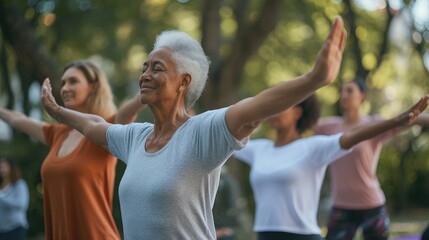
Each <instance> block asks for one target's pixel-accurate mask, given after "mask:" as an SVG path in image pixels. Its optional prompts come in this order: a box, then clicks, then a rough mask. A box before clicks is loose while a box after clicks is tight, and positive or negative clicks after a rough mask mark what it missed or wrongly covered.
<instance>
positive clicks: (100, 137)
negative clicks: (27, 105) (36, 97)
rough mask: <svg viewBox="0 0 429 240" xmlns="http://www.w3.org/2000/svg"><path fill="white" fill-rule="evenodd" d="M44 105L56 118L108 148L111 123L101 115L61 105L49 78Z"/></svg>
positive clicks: (43, 89)
mask: <svg viewBox="0 0 429 240" xmlns="http://www.w3.org/2000/svg"><path fill="white" fill-rule="evenodd" d="M42 105H43V107H44V108H45V110H46V112H47V113H48V114H49V115H50V116H51V117H53V118H54V119H55V120H57V121H58V122H61V123H64V124H67V125H69V126H70V127H71V128H74V129H76V130H77V131H79V132H80V133H82V134H83V135H84V136H85V137H86V138H88V139H89V140H91V141H93V142H95V143H97V144H99V145H101V146H102V147H104V148H106V149H107V139H106V132H107V128H109V126H110V125H111V124H110V123H108V122H106V121H105V120H104V119H103V118H102V117H100V116H97V115H94V114H87V113H81V112H78V111H74V110H70V109H67V108H64V107H61V106H59V105H58V104H57V103H56V102H55V99H54V96H53V95H52V87H51V83H50V81H49V79H48V78H47V79H45V81H44V82H43V85H42Z"/></svg>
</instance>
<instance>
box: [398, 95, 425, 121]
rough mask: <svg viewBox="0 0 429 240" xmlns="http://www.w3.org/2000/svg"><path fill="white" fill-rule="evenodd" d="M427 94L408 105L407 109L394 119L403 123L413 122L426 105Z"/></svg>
mask: <svg viewBox="0 0 429 240" xmlns="http://www.w3.org/2000/svg"><path fill="white" fill-rule="evenodd" d="M428 100H429V95H426V96H424V97H422V98H420V100H419V101H418V102H417V103H416V104H414V106H412V107H410V108H409V109H408V110H407V111H405V112H403V113H402V114H400V115H399V116H398V117H397V118H396V119H397V121H398V122H400V123H401V124H404V125H411V124H413V123H414V122H415V121H416V119H417V117H418V116H419V115H420V114H421V113H422V112H423V111H424V110H425V109H426V108H427V106H428Z"/></svg>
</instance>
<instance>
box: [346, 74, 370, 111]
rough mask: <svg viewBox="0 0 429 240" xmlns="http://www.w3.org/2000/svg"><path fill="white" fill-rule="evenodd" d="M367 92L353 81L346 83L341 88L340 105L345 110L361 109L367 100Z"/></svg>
mask: <svg viewBox="0 0 429 240" xmlns="http://www.w3.org/2000/svg"><path fill="white" fill-rule="evenodd" d="M365 97H366V94H365V93H363V92H361V91H360V90H359V87H358V85H357V84H356V83H355V82H353V81H350V82H346V83H344V85H343V87H342V88H341V96H340V105H341V108H342V109H343V110H353V109H359V107H360V105H361V104H362V102H363V101H364V100H365Z"/></svg>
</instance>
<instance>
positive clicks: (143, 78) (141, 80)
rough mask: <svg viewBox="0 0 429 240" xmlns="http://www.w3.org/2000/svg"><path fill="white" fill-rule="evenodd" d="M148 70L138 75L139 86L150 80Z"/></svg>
mask: <svg viewBox="0 0 429 240" xmlns="http://www.w3.org/2000/svg"><path fill="white" fill-rule="evenodd" d="M148 72H149V71H145V72H144V73H142V74H141V75H140V78H139V86H141V85H142V84H143V83H144V82H149V81H150V76H149V74H148Z"/></svg>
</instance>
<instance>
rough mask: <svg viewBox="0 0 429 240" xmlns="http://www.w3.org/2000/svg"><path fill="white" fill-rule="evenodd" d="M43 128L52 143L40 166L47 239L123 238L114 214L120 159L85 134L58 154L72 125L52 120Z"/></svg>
mask: <svg viewBox="0 0 429 240" xmlns="http://www.w3.org/2000/svg"><path fill="white" fill-rule="evenodd" d="M43 131H44V134H45V139H46V143H47V145H48V146H49V147H50V151H49V153H48V156H46V158H45V160H44V162H43V164H42V169H41V174H42V185H43V203H44V213H45V216H44V218H45V239H48V240H50V239H53V240H57V239H61V240H65V239H70V240H77V239H82V240H83V239H90V240H95V239H103V240H105V239H120V237H119V232H118V229H117V228H116V224H115V221H114V219H113V216H112V202H113V188H114V179H115V167H116V163H117V159H116V158H115V157H114V156H112V155H111V154H110V153H109V152H108V151H106V150H105V149H103V148H102V147H100V146H98V145H97V144H95V143H93V142H91V141H89V140H87V139H86V138H84V139H83V140H82V141H81V142H80V143H79V145H78V146H77V147H76V149H74V150H73V152H71V153H70V154H68V155H67V156H65V157H58V156H57V153H58V151H59V149H60V147H61V144H62V143H63V141H64V140H65V139H66V137H67V136H68V133H69V132H70V131H71V128H70V127H68V126H66V125H63V124H51V125H46V126H44V127H43Z"/></svg>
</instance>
